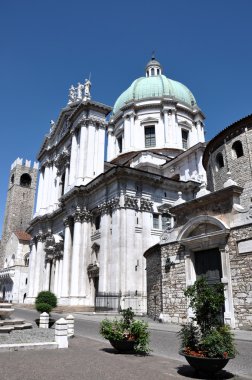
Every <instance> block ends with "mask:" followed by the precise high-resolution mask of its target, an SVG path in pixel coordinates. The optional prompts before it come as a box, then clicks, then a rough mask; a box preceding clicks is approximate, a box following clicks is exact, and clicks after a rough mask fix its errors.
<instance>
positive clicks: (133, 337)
mask: <svg viewBox="0 0 252 380" xmlns="http://www.w3.org/2000/svg"><path fill="white" fill-rule="evenodd" d="M100 334H101V335H102V336H103V337H104V338H105V339H108V340H111V341H134V342H135V344H134V351H135V352H138V353H145V354H146V353H148V352H149V351H150V349H149V331H148V324H147V323H145V322H142V321H138V320H135V319H134V312H133V311H132V309H131V308H128V309H126V310H122V318H121V319H120V320H118V319H114V320H113V321H109V320H108V319H104V320H103V321H101V324H100Z"/></svg>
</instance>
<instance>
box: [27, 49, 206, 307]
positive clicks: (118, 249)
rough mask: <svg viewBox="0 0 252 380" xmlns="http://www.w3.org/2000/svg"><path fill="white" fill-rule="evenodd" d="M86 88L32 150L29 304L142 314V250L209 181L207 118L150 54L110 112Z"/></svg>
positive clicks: (75, 92)
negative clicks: (53, 300) (49, 299)
mask: <svg viewBox="0 0 252 380" xmlns="http://www.w3.org/2000/svg"><path fill="white" fill-rule="evenodd" d="M90 87H91V83H90V81H88V80H86V82H85V83H84V84H80V83H79V84H78V86H77V87H76V88H75V87H74V86H71V88H70V90H69V101H68V104H67V105H66V106H65V107H64V108H63V109H62V110H61V112H60V114H59V117H58V120H57V121H56V122H55V123H54V122H51V128H50V131H49V132H48V135H46V137H45V140H44V141H43V144H42V146H41V149H40V151H39V153H38V160H39V162H40V177H39V187H38V196H37V206H36V212H35V215H34V217H33V219H32V221H31V224H30V228H29V230H28V232H29V233H30V234H31V236H32V248H31V253H30V261H29V280H28V285H29V291H28V297H27V298H26V302H27V303H33V302H34V300H35V297H36V295H37V294H38V292H39V291H41V290H46V289H50V290H52V291H53V292H55V293H56V295H57V297H58V303H59V305H69V306H74V307H77V308H79V309H82V310H88V309H94V308H96V309H118V308H120V307H121V308H126V307H129V306H131V307H132V308H133V309H134V310H135V311H137V312H146V311H147V288H146V260H145V258H144V256H143V254H144V252H146V251H147V250H148V249H149V248H150V247H152V246H153V245H155V244H157V243H158V242H159V240H160V236H161V235H162V232H163V230H164V229H165V228H166V227H167V225H169V226H172V225H173V218H172V217H171V215H170V212H169V210H170V208H171V207H172V206H175V205H179V204H180V203H182V202H184V201H192V200H193V199H194V198H195V195H196V194H197V193H198V191H199V186H200V184H201V183H202V182H204V181H205V180H206V177H205V170H204V168H203V164H202V156H203V152H204V149H205V142H204V141H205V140H204V124H203V121H204V114H203V113H202V111H201V110H200V108H199V107H198V105H197V102H196V100H195V98H194V96H193V95H192V93H191V91H190V90H189V89H188V88H187V87H186V86H184V85H183V84H181V83H179V82H177V81H174V80H171V79H168V78H167V77H166V76H165V75H164V74H163V71H162V67H161V65H160V63H159V62H158V61H156V59H155V58H154V57H153V58H152V59H151V61H150V62H149V63H148V64H147V66H146V72H145V76H144V77H141V78H138V79H136V80H135V81H134V82H133V83H132V84H131V85H130V87H129V88H128V89H127V90H126V91H124V92H123V93H122V94H121V95H120V96H119V98H118V99H117V101H116V102H115V105H114V107H113V109H112V108H111V107H110V106H107V105H105V104H101V103H99V102H97V101H94V100H92V99H91V95H90ZM109 115H110V118H109V119H108V116H109ZM108 120H109V121H108ZM106 134H107V138H105V135H106ZM106 144H107V147H106V146H105V145H106ZM105 151H106V152H107V158H106V161H105V162H104V153H105Z"/></svg>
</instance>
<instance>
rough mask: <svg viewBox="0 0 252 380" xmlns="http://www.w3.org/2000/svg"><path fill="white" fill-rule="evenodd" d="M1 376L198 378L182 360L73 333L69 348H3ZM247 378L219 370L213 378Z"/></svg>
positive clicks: (29, 379)
mask: <svg viewBox="0 0 252 380" xmlns="http://www.w3.org/2000/svg"><path fill="white" fill-rule="evenodd" d="M0 368H1V377H0V378H1V380H20V379H22V380H56V379H57V380H69V379H71V380H80V379H90V380H100V379H102V380H112V379H113V380H143V379H144V380H154V379H155V380H164V379H165V380H167V379H169V380H175V379H176V380H177V379H200V378H202V377H199V376H196V375H195V373H194V371H193V370H191V368H190V367H189V366H188V365H186V364H184V363H183V362H181V361H177V360H172V359H168V358H164V357H159V356H154V355H150V356H136V355H126V354H118V353H117V352H116V351H115V350H114V349H112V348H111V346H110V345H109V344H108V343H107V342H104V343H103V342H98V341H94V340H92V339H88V338H81V337H75V338H74V339H71V340H70V346H69V348H68V349H62V350H37V351H17V352H6V353H1V355H0ZM218 378H219V379H231V378H233V379H237V380H238V379H239V380H240V379H248V377H247V378H246V377H238V376H235V377H234V376H232V374H231V373H229V372H226V371H222V373H221V376H220V377H216V379H218Z"/></svg>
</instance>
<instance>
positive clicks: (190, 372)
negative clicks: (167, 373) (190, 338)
mask: <svg viewBox="0 0 252 380" xmlns="http://www.w3.org/2000/svg"><path fill="white" fill-rule="evenodd" d="M177 372H178V374H179V375H181V376H184V377H189V378H191V379H214V380H225V379H234V378H235V375H233V374H232V373H231V372H228V371H225V370H221V371H220V372H218V373H216V374H214V375H209V376H207V375H202V374H200V373H199V372H197V371H196V370H195V369H193V368H192V367H191V366H190V365H185V364H184V365H181V366H179V367H177ZM213 376H214V377H213ZM236 378H237V377H236Z"/></svg>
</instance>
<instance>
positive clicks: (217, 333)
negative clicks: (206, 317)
mask: <svg viewBox="0 0 252 380" xmlns="http://www.w3.org/2000/svg"><path fill="white" fill-rule="evenodd" d="M233 339H234V338H233V334H232V333H231V331H230V327H229V326H227V325H226V326H220V327H218V328H213V329H212V330H211V331H209V332H208V333H207V334H206V335H204V336H203V337H202V341H201V350H202V351H206V352H207V356H208V357H210V358H216V357H219V358H223V357H225V356H226V357H233V356H235V353H236V350H235V347H234V343H233Z"/></svg>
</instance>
